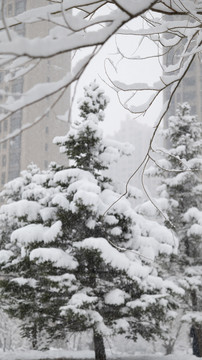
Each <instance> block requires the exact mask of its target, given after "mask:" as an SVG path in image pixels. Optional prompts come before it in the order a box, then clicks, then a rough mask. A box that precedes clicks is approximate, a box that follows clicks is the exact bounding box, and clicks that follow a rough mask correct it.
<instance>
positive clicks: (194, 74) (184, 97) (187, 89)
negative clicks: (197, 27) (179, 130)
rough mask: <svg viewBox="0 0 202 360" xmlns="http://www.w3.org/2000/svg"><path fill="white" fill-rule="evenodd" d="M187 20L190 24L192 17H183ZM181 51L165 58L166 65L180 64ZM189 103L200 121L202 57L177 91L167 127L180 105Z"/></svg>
mask: <svg viewBox="0 0 202 360" xmlns="http://www.w3.org/2000/svg"><path fill="white" fill-rule="evenodd" d="M166 18H167V19H168V20H169V21H172V20H173V21H176V20H177V19H179V16H174V15H173V16H166ZM184 19H187V22H190V21H191V19H190V17H188V16H187V17H185V16H183V20H184ZM178 55H179V50H178V49H175V52H173V51H170V52H169V53H168V54H167V55H165V56H164V64H166V65H171V64H173V63H176V62H178V60H179V58H178ZM169 92H170V90H169V89H166V90H165V92H164V100H165V101H166V100H167V99H168V98H169ZM183 102H188V103H189V104H190V106H191V114H192V115H197V116H198V117H199V119H200V118H201V113H202V62H201V58H200V55H199V56H196V57H195V59H194V61H193V62H192V64H191V66H190V68H189V69H188V71H187V73H186V75H185V77H184V78H183V80H182V81H181V83H180V85H179V87H178V88H177V89H176V91H175V94H174V96H173V99H172V101H171V104H170V107H169V109H168V112H167V114H166V116H165V127H167V120H168V118H169V117H170V116H172V115H175V114H176V110H177V107H178V105H179V104H182V103H183Z"/></svg>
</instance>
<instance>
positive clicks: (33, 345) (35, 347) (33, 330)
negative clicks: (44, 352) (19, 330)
mask: <svg viewBox="0 0 202 360" xmlns="http://www.w3.org/2000/svg"><path fill="white" fill-rule="evenodd" d="M37 345H38V341H37V325H36V324H35V323H34V325H33V329H32V348H33V350H37Z"/></svg>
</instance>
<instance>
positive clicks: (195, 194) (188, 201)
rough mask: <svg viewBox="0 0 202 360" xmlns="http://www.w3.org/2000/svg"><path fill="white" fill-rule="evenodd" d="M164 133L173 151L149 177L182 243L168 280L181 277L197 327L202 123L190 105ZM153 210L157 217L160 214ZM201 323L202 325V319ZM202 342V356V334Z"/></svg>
mask: <svg viewBox="0 0 202 360" xmlns="http://www.w3.org/2000/svg"><path fill="white" fill-rule="evenodd" d="M162 133H163V136H164V137H165V139H166V140H167V144H169V147H170V148H169V149H168V148H167V149H164V150H162V151H161V154H162V155H163V158H162V159H161V160H158V161H157V162H156V165H155V166H152V167H150V168H149V169H148V171H147V174H148V175H150V176H158V177H159V179H160V182H161V185H160V186H159V189H158V192H159V195H160V196H159V198H158V199H156V204H157V206H158V207H159V208H160V209H161V210H162V211H163V212H164V213H165V214H166V213H167V215H168V217H169V219H170V221H171V223H172V224H173V226H174V227H175V231H176V234H177V237H178V241H179V250H178V255H177V257H174V258H173V259H172V263H170V262H169V263H168V265H169V266H168V267H167V268H166V276H168V273H170V276H174V275H175V276H176V275H177V276H176V279H177V281H178V283H180V285H181V286H183V287H184V289H185V290H186V297H185V298H184V301H183V303H182V304H181V308H183V312H185V311H194V313H192V315H191V313H190V314H189V316H188V315H187V316H186V319H188V318H189V319H191V318H192V319H193V323H196V318H197V312H198V311H201V310H202V308H201V306H202V305H201V304H202V285H201V284H202V267H201V265H202V264H201V256H202V247H201V235H202V232H201V227H200V226H201V217H200V214H201V211H200V210H201V209H202V186H201V179H202V122H201V121H199V120H198V119H197V117H196V116H193V115H190V106H189V104H188V103H183V104H182V105H180V106H179V108H178V111H177V114H176V115H175V116H171V117H170V118H169V121H168V127H167V129H165V130H163V132H162ZM151 207H152V204H149V203H148V202H147V203H145V204H143V205H141V206H140V207H139V212H140V213H142V214H146V212H148V209H150V210H151ZM153 210H154V211H153V215H154V216H155V217H156V216H157V215H158V214H157V213H156V211H155V209H153ZM167 224H169V223H167ZM169 225H170V224H169ZM164 265H165V263H164ZM183 319H184V320H185V317H184V318H183ZM198 319H199V320H200V321H199V322H200V323H201V317H199V318H198ZM193 325H194V324H193ZM175 327H176V324H175ZM201 329H202V327H201ZM198 334H199V333H198ZM199 338H200V339H198V341H199V342H201V350H200V356H202V331H201V332H200V334H199ZM171 340H172V339H171ZM174 343H175V339H173V344H174Z"/></svg>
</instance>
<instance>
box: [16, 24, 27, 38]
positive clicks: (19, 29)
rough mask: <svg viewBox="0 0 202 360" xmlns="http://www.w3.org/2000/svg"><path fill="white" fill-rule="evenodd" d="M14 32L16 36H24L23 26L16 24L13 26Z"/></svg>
mask: <svg viewBox="0 0 202 360" xmlns="http://www.w3.org/2000/svg"><path fill="white" fill-rule="evenodd" d="M15 31H16V32H17V33H18V35H22V36H24V35H25V24H18V25H16V26H15Z"/></svg>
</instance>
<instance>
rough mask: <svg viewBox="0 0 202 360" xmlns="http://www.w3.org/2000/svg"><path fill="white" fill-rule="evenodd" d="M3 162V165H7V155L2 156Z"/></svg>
mask: <svg viewBox="0 0 202 360" xmlns="http://www.w3.org/2000/svg"><path fill="white" fill-rule="evenodd" d="M1 163H2V166H3V167H4V166H6V155H3V156H2V159H1Z"/></svg>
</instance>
